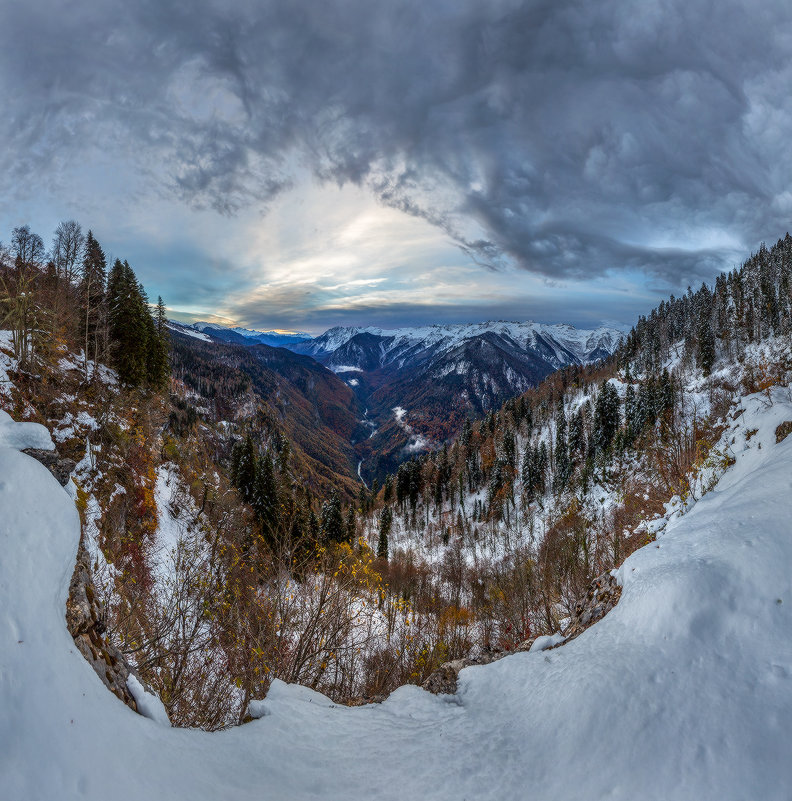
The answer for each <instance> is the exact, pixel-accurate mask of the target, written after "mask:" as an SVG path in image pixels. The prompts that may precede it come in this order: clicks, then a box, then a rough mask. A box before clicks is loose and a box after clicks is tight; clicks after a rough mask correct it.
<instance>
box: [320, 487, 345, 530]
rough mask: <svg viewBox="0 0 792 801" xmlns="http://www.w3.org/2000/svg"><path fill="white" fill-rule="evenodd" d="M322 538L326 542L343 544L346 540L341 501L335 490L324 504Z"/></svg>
mask: <svg viewBox="0 0 792 801" xmlns="http://www.w3.org/2000/svg"><path fill="white" fill-rule="evenodd" d="M322 538H323V539H324V540H325V542H343V541H344V540H345V539H346V531H345V528H344V518H343V515H342V513H341V499H340V498H339V497H338V493H337V492H336V491H335V490H333V492H332V494H331V495H330V498H329V500H327V501H325V502H324V503H323V504H322Z"/></svg>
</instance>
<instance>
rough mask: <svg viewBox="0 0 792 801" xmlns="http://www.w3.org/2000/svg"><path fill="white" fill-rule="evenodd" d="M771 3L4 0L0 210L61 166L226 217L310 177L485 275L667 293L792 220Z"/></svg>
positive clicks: (782, 48) (783, 26) (786, 117)
mask: <svg viewBox="0 0 792 801" xmlns="http://www.w3.org/2000/svg"><path fill="white" fill-rule="evenodd" d="M790 16H792V14H791V13H790V6H789V4H788V3H787V2H778V3H771V2H765V3H762V4H759V5H752V4H744V3H728V2H727V3H720V4H715V5H713V4H712V3H710V2H703V0H686V1H685V2H640V3H633V2H610V3H607V4H605V3H592V2H567V3H561V2H554V1H548V2H493V1H491V2H486V3H482V2H464V0H448V1H447V2H443V1H441V2H438V1H437V0H434V1H433V2H425V0H424V1H422V2H421V1H416V2H371V0H344V1H343V2H341V1H340V0H330V1H328V0H323V1H322V2H317V0H290V1H289V2H240V1H239V0H234V2H191V3H170V2H136V3H127V2H124V3H106V2H95V3H90V2H78V3H71V4H64V3H62V2H60V1H59V0H58V1H57V2H52V3H46V2H38V1H36V2H29V3H24V4H13V5H12V4H8V3H7V4H5V6H4V11H3V24H2V26H0V86H2V94H3V98H4V108H3V114H2V115H1V116H0V132H1V133H2V137H3V142H4V147H3V155H2V157H0V158H1V159H2V160H1V161H0V165H1V166H2V170H1V171H0V173H1V174H2V185H3V189H4V194H5V196H6V206H7V210H8V208H10V207H11V206H12V205H13V204H12V201H13V199H14V198H19V197H22V198H24V197H27V198H29V197H30V196H31V195H34V194H37V195H38V196H39V197H40V196H41V195H44V196H46V195H47V193H56V192H60V193H61V194H68V191H69V189H70V180H71V178H70V176H73V175H75V174H77V172H79V171H80V170H84V174H83V178H82V179H81V183H80V187H81V188H80V191H81V192H83V193H88V194H90V191H91V180H93V179H94V178H95V180H96V192H101V191H102V190H101V187H102V182H103V181H105V180H106V175H107V172H108V171H112V170H114V169H116V168H118V169H119V170H121V169H122V168H123V171H124V172H125V173H126V174H129V175H131V176H134V179H135V187H136V189H135V190H134V191H136V192H141V191H146V192H152V193H153V192H156V193H157V196H158V197H159V198H160V199H162V198H165V199H166V200H167V199H171V201H173V202H176V201H178V202H179V203H185V204H188V205H189V206H190V207H191V208H202V209H207V210H210V211H212V212H213V213H216V212H219V213H221V214H224V215H235V214H238V213H240V212H242V211H243V210H245V209H250V208H251V207H255V208H257V209H264V210H266V209H267V208H268V207H271V205H272V203H273V202H274V201H275V200H276V199H277V198H278V197H279V196H281V195H283V194H284V193H285V192H286V191H287V190H289V189H290V188H291V187H293V186H294V184H295V176H296V175H298V174H306V173H307V174H310V175H313V176H314V177H316V178H318V179H320V180H321V181H323V182H327V183H331V184H338V185H350V184H351V185H355V186H359V187H363V188H365V189H366V190H367V191H368V192H370V193H371V194H372V195H373V196H374V197H376V198H377V199H378V200H379V201H380V202H381V203H382V204H385V205H386V206H390V207H393V208H395V209H398V210H401V211H403V212H405V213H406V214H408V215H412V216H414V217H418V218H423V219H425V220H426V221H428V222H429V223H430V224H431V225H433V226H435V227H436V228H437V229H439V230H440V231H442V232H443V233H444V234H445V235H446V236H447V237H448V238H450V239H451V241H453V242H454V243H455V244H456V245H457V246H458V247H459V248H460V249H461V250H462V251H463V252H464V253H465V254H467V255H468V256H469V257H470V258H471V259H472V260H473V262H475V263H476V264H478V265H480V267H481V269H482V270H483V271H486V270H487V269H491V270H493V269H494V270H500V269H502V268H509V269H515V268H516V269H521V270H525V271H528V272H530V273H532V274H533V275H536V276H541V277H542V278H544V279H549V280H550V281H572V282H574V281H580V280H588V279H596V278H597V277H603V276H606V275H613V274H615V273H618V271H623V272H625V273H626V272H633V273H634V272H636V271H637V272H640V273H641V274H643V275H644V276H646V281H647V282H648V285H649V286H655V287H657V288H658V291H660V289H659V288H660V287H662V288H663V294H665V290H666V289H668V288H671V289H672V290H676V289H677V288H678V287H680V286H683V287H684V286H686V285H687V284H694V285H695V284H696V283H697V282H699V281H700V280H702V279H706V280H711V279H712V277H713V276H714V274H715V273H716V272H717V270H718V269H722V268H728V267H731V266H732V265H733V264H734V263H735V262H737V261H739V260H740V259H741V258H742V257H743V256H744V255H746V252H747V251H748V250H750V249H751V248H754V247H756V246H757V245H758V243H759V242H760V241H762V240H763V239H767V240H774V239H775V238H776V237H778V236H781V235H783V233H784V232H785V231H786V230H787V228H789V227H790V223H789V220H790V212H791V211H792V192H791V191H790V184H791V182H790V177H792V169H791V168H792V149H790V148H789V139H790V133H791V132H792V124H791V123H792V98H791V97H790V94H789V91H788V87H789V86H790V85H792V67H791V66H790V60H789V59H788V54H789V50H790V46H791V45H792V42H790V34H789V31H790V25H789V23H790ZM108 32H109V33H108ZM119 165H121V166H119ZM92 171H93V172H92ZM85 174H87V175H88V176H89V177H88V178H87V179H86V178H85ZM91 176H93V178H92V177H91ZM141 187H143V189H141ZM130 191H132V190H131V189H130ZM113 202H115V199H114V200H113ZM78 212H79V204H78V208H77V212H75V215H76V214H77V213H78ZM69 216H73V215H69ZM32 222H35V221H32ZM88 222H90V221H88ZM647 308H648V304H647ZM601 316H602V317H606V316H607V309H604V310H603V313H602V314H601Z"/></svg>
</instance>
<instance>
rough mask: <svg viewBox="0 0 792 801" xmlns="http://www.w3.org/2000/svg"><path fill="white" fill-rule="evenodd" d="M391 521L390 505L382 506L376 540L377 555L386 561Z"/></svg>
mask: <svg viewBox="0 0 792 801" xmlns="http://www.w3.org/2000/svg"><path fill="white" fill-rule="evenodd" d="M392 523H393V512H392V511H391V508H390V506H385V507H383V509H382V511H381V512H380V519H379V539H378V541H377V556H378V557H379V558H380V559H384V560H385V561H386V562H387V561H388V537H389V536H390V532H391V525H392Z"/></svg>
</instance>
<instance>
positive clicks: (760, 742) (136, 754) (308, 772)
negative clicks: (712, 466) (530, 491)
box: [0, 390, 792, 801]
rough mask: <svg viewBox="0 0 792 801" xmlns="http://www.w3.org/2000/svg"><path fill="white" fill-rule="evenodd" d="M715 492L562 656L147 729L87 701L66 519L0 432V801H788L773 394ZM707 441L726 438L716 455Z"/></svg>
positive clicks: (1, 422)
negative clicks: (70, 606)
mask: <svg viewBox="0 0 792 801" xmlns="http://www.w3.org/2000/svg"><path fill="white" fill-rule="evenodd" d="M743 405H744V407H745V412H744V414H743V415H742V416H741V417H740V418H739V419H738V420H736V421H735V422H734V424H733V429H734V430H733V436H735V438H736V434H737V428H738V427H739V428H740V429H741V430H742V429H754V428H756V429H758V432H757V433H756V434H755V435H753V436H752V437H751V438H750V442H745V441H744V438H743V439H742V440H738V439H735V441H738V442H739V443H740V447H742V448H744V449H743V450H740V451H739V452H737V453H735V454H734V455H735V457H736V463H735V464H734V465H733V466H732V467H731V468H729V469H728V470H727V471H726V473H725V474H724V475H723V477H722V478H721V480H720V482H719V483H718V485H717V486H716V488H715V489H714V490H712V491H711V492H710V493H708V494H707V495H705V496H704V497H703V498H702V499H701V500H700V501H699V502H698V503H696V504H695V506H694V507H693V508H692V509H691V510H690V511H689V512H687V513H686V514H685V515H683V516H681V517H677V518H675V519H673V520H671V521H670V522H669V523H668V525H667V526H666V527H665V529H664V531H663V533H662V534H661V535H660V536H659V537H658V540H657V542H653V543H650V544H649V545H647V546H646V547H644V548H642V549H640V550H639V551H637V552H636V553H634V554H633V555H632V556H631V557H630V558H629V559H627V561H626V562H625V563H624V565H623V566H622V567H621V568H620V570H619V576H620V579H621V581H622V584H623V587H624V590H623V595H622V598H621V601H620V603H619V604H618V606H617V607H616V608H615V609H614V610H613V611H612V612H611V613H610V614H608V616H607V617H605V618H604V619H603V620H602V621H601V622H599V623H597V624H596V625H594V626H593V627H592V628H591V629H589V630H588V631H586V632H584V633H583V634H582V635H581V636H580V637H578V638H577V639H576V640H574V641H572V642H570V643H569V644H568V645H565V646H563V647H561V648H558V649H555V650H550V651H540V652H532V653H527V654H515V655H513V656H509V657H506V658H505V659H502V660H500V661H498V662H496V663H493V664H491V665H486V666H480V667H471V668H467V669H465V670H463V671H462V673H461V674H460V682H459V690H458V693H457V694H456V695H455V696H433V695H430V694H429V693H427V692H425V691H423V690H421V689H419V688H417V687H413V686H407V687H402V688H400V689H399V690H397V691H396V692H395V693H393V694H392V695H391V696H390V697H389V698H388V699H387V701H385V702H384V703H382V704H380V705H371V706H366V707H359V708H345V707H338V706H336V705H334V704H333V703H332V702H330V701H329V700H328V699H326V698H325V697H323V696H321V695H318V694H316V693H314V692H312V691H310V690H307V689H305V688H301V687H297V686H287V685H285V684H283V683H282V682H278V681H275V682H274V683H273V685H272V688H271V690H270V693H269V696H268V697H267V699H266V700H264V701H261V702H256V703H255V704H254V709H253V710H252V711H254V712H255V713H256V715H258V716H259V719H257V720H255V721H253V722H252V723H249V724H247V725H244V726H241V727H239V728H235V729H231V730H227V731H224V732H221V733H215V734H207V733H204V732H200V731H192V730H183V729H182V730H178V729H170V728H165V727H163V726H162V725H161V724H158V723H156V722H154V721H153V720H150V719H147V718H144V717H142V716H139V715H136V714H134V713H133V712H132V711H131V710H130V709H128V708H127V707H126V706H124V705H123V704H122V703H121V702H120V701H118V700H117V699H116V698H115V697H113V696H112V695H111V694H110V693H109V692H107V690H105V688H104V687H103V686H102V685H101V684H100V682H99V681H98V680H97V677H96V675H95V674H94V673H93V671H92V670H91V668H90V666H89V665H88V664H87V662H86V661H85V660H84V659H83V657H82V655H81V654H80V653H79V652H78V651H77V649H76V648H75V646H74V643H73V641H72V639H71V636H70V635H69V633H68V632H67V630H66V626H65V622H64V607H65V601H66V594H67V590H68V584H69V578H70V576H71V573H72V569H73V566H74V559H75V554H76V550H77V544H78V539H79V533H80V526H79V520H78V515H77V512H76V510H75V507H74V503H73V501H72V499H71V498H70V497H69V496H68V495H67V493H66V492H65V491H64V490H63V489H62V488H61V487H60V486H59V485H58V484H57V482H56V481H55V479H53V478H52V477H51V476H50V474H49V473H48V472H47V471H46V470H45V469H44V468H43V467H42V466H41V465H40V464H38V463H37V462H35V461H34V460H33V459H31V458H30V457H28V456H26V455H24V454H22V453H20V452H19V451H18V450H16V448H19V447H24V446H25V444H26V442H27V440H28V439H29V438H30V437H33V438H34V439H36V442H37V445H38V447H41V444H42V442H41V440H42V437H43V436H44V435H45V434H46V432H44V430H43V429H42V428H41V427H37V426H35V425H32V424H28V425H27V426H26V427H24V428H23V427H21V426H20V425H19V424H15V423H13V422H12V421H11V420H10V418H8V416H7V415H5V414H4V413H0V549H2V550H1V551H0V553H2V558H0V708H1V709H2V714H0V796H1V797H2V798H4V799H14V800H16V799H55V798H59V799H72V798H86V799H100V798H107V797H111V798H114V799H118V801H121V800H122V799H141V798H158V799H178V798H189V799H191V801H198V799H204V798H206V799H219V798H234V799H246V798H250V799H254V798H255V799H262V798H271V799H310V798H317V799H318V798H322V799H370V798H377V799H404V798H428V799H445V798H448V799H456V800H459V799H465V798H467V799H486V798H492V799H511V798H515V799H517V798H520V799H522V798H533V799H548V800H550V799H565V800H566V801H571V800H572V799H604V798H607V799H629V800H630V801H634V800H635V799H662V800H663V801H668V799H675V800H680V799H696V801H700V800H701V799H719V801H720V800H723V799H763V800H764V799H788V798H789V797H790V796H792V760H790V759H789V751H790V742H792V569H791V568H792V436H790V437H788V438H787V439H786V440H784V441H783V442H781V443H778V444H777V443H776V441H775V431H776V427H777V426H778V425H779V423H782V422H784V421H787V420H792V399H790V395H789V390H778V391H776V392H775V394H774V396H773V398H772V403H771V400H770V399H769V398H767V397H766V396H765V395H755V396H750V397H748V398H746V399H744V401H743ZM725 436H727V437H728V436H729V433H728V432H727V434H726V435H725Z"/></svg>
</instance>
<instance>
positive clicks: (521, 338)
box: [301, 320, 623, 373]
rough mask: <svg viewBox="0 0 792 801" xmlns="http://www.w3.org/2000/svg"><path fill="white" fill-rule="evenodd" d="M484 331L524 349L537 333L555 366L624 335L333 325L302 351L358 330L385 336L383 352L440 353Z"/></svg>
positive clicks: (328, 347)
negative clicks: (570, 356) (412, 351)
mask: <svg viewBox="0 0 792 801" xmlns="http://www.w3.org/2000/svg"><path fill="white" fill-rule="evenodd" d="M487 333H492V334H496V335H498V336H502V337H504V338H507V339H510V340H513V341H514V342H516V343H517V344H518V345H519V346H520V347H522V348H523V349H528V348H530V347H534V346H535V345H536V344H537V337H540V338H541V340H542V342H543V343H544V344H545V345H546V346H548V347H550V349H551V350H552V351H553V354H554V356H555V360H556V362H557V363H558V364H557V366H562V365H566V364H569V363H570V358H569V355H568V354H570V353H571V354H572V355H573V357H574V358H575V359H576V360H577V361H579V362H581V363H584V362H587V361H589V360H590V354H592V353H593V352H594V351H596V350H598V349H604V350H606V351H608V352H612V351H613V350H614V349H615V347H616V345H617V343H618V342H619V340H620V339H621V338H622V336H623V334H622V332H621V331H620V330H619V329H616V328H610V327H607V326H601V327H599V328H596V329H586V330H584V329H577V328H573V327H572V326H571V325H566V324H554V325H546V324H544V323H535V322H531V321H528V322H504V321H503V320H498V321H489V322H486V323H471V324H467V323H463V324H457V325H426V326H419V327H416V328H393V329H387V328H378V327H376V326H368V327H364V328H361V327H343V326H336V327H335V328H330V329H329V330H327V331H325V332H324V334H322V335H321V336H318V337H316V338H315V339H314V340H312V341H311V342H310V343H308V347H307V348H305V349H304V350H301V352H304V353H308V354H309V355H312V356H316V357H321V356H324V355H327V354H330V353H333V352H334V351H336V350H338V349H339V348H341V347H343V346H344V345H345V344H346V343H347V342H349V341H350V340H351V339H352V338H353V337H355V336H357V335H358V334H373V335H374V336H378V337H384V338H385V339H386V342H384V343H383V348H384V351H383V355H385V353H386V352H387V353H390V352H395V353H401V352H403V351H405V350H407V349H409V348H415V347H416V346H419V347H421V348H425V349H432V350H434V351H435V352H436V353H442V352H445V351H450V350H452V349H453V348H456V347H458V346H459V345H461V344H462V343H463V342H465V341H466V340H468V339H472V338H474V337H478V336H481V335H483V334H487ZM564 351H566V353H565V352H564ZM330 369H332V370H333V371H334V372H336V373H339V372H345V371H349V370H357V369H359V368H357V367H353V366H349V365H340V366H336V365H332V366H330Z"/></svg>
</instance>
